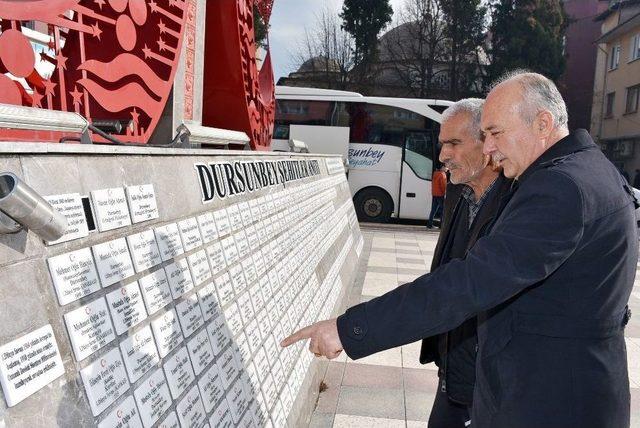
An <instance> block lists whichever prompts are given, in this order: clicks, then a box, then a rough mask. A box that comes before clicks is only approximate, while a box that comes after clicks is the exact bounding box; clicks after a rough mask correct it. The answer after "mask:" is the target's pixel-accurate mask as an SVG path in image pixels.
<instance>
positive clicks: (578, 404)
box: [283, 73, 638, 428]
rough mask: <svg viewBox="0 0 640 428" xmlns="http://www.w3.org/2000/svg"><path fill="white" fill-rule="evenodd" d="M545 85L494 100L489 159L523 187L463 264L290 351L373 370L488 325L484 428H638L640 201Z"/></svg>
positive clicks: (488, 113) (485, 121)
mask: <svg viewBox="0 0 640 428" xmlns="http://www.w3.org/2000/svg"><path fill="white" fill-rule="evenodd" d="M567 119H568V118H567V113H566V107H565V104H564V101H563V100H562V97H561V96H560V94H559V92H558V90H557V88H556V87H555V85H554V84H553V82H551V81H550V80H548V79H546V78H545V77H544V76H541V75H539V74H534V73H520V74H516V75H514V76H511V77H509V78H507V79H506V80H504V81H503V82H501V83H500V84H498V85H497V86H496V87H494V89H493V90H492V91H491V93H490V94H489V96H488V97H487V100H486V102H485V106H484V108H483V112H482V130H483V132H484V134H485V143H484V145H485V146H484V150H485V153H487V154H491V155H492V157H493V160H494V161H495V162H497V163H498V165H499V166H502V168H503V171H504V174H505V176H507V177H513V178H515V179H516V182H515V183H514V186H513V188H512V195H511V197H510V199H509V200H508V202H506V203H505V204H504V206H501V207H500V208H499V214H498V219H497V221H496V222H495V223H494V224H493V225H492V227H491V231H490V232H489V234H488V235H486V236H485V237H483V238H481V239H479V240H478V242H476V244H475V245H474V247H473V248H472V249H471V251H469V253H468V254H467V256H466V258H465V259H464V260H452V261H451V262H449V263H447V264H446V265H444V266H441V267H440V268H439V269H437V270H436V271H435V272H433V273H431V274H429V275H424V276H422V277H419V278H418V279H416V280H415V281H414V282H412V283H409V284H406V285H403V286H400V287H398V288H396V289H394V290H393V291H391V292H389V293H387V294H385V295H383V296H380V297H377V298H375V299H373V300H370V301H368V302H365V303H362V304H360V305H357V306H354V307H352V308H350V309H348V310H347V311H346V312H345V313H344V314H343V315H341V316H340V317H338V319H337V320H336V319H333V320H327V321H321V322H319V323H316V324H314V325H313V326H309V327H306V328H304V329H302V330H300V331H299V332H296V333H294V335H293V336H291V337H289V338H287V339H285V340H284V341H283V345H287V344H290V343H293V342H294V341H296V340H300V339H305V338H310V339H311V341H310V345H309V347H310V350H311V351H312V352H314V353H316V354H319V355H325V356H327V357H329V358H335V357H336V356H337V355H339V353H340V352H341V350H342V349H344V350H345V351H346V352H347V354H348V355H349V356H350V357H351V358H353V359H357V358H361V357H364V356H366V355H370V354H373V353H375V352H378V351H382V350H384V349H388V348H392V347H396V346H400V345H403V344H406V343H411V342H413V341H415V340H418V339H420V338H423V337H429V336H433V335H436V334H440V333H443V332H446V331H448V330H451V329H452V328H454V327H456V326H458V325H460V324H462V323H463V322H464V321H465V320H467V319H469V318H470V317H472V316H474V315H477V316H478V345H479V349H478V355H477V363H476V386H475V389H474V396H473V414H472V420H473V424H474V427H475V428H485V427H486V428H529V427H530V428H540V427H545V428H555V427H558V428H566V427H587V428H592V427H593V428H600V427H603V428H604V427H614V428H617V427H628V426H629V419H630V416H629V414H630V409H629V406H630V393H629V379H628V372H627V357H626V348H625V342H624V326H625V325H626V323H627V322H628V318H629V316H630V315H629V311H628V308H627V302H628V299H629V296H630V293H631V289H632V286H633V281H634V278H635V271H636V263H637V260H638V237H637V229H636V225H635V218H634V200H633V196H632V192H631V189H630V188H629V186H628V184H627V183H625V181H624V179H623V178H622V177H621V176H620V174H619V173H618V171H617V170H616V168H615V167H614V166H613V165H612V164H611V163H610V162H609V161H608V160H607V159H606V158H605V157H604V155H603V154H602V152H601V151H600V150H599V149H598V147H597V146H596V145H595V144H594V142H593V141H592V139H591V137H590V136H589V134H588V133H587V132H586V131H584V130H578V131H576V132H574V133H571V134H569V131H568V129H567Z"/></svg>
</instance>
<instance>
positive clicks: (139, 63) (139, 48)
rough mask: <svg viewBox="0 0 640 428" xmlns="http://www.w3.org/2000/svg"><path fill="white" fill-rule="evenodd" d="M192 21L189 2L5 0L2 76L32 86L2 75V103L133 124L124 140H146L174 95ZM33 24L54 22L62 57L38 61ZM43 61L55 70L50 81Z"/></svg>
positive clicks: (0, 6) (52, 32)
mask: <svg viewBox="0 0 640 428" xmlns="http://www.w3.org/2000/svg"><path fill="white" fill-rule="evenodd" d="M185 16H186V14H185V1H183V0H151V1H149V2H147V1H145V0H23V1H21V2H16V1H13V0H0V18H2V34H0V57H1V58H0V59H1V60H2V61H1V63H2V64H1V65H0V71H3V72H4V71H8V72H9V73H11V74H12V75H13V76H14V77H17V78H24V79H25V81H26V82H27V85H28V86H27V88H25V87H24V85H23V84H20V83H18V82H16V81H12V79H9V78H8V77H7V76H1V77H0V88H2V89H5V90H0V102H4V103H11V104H22V105H30V106H34V107H43V108H48V109H54V110H63V111H75V112H77V113H80V114H82V115H83V116H85V117H86V118H87V119H89V120H90V121H95V120H114V119H116V120H119V121H122V122H124V123H127V122H129V123H130V125H131V126H128V127H126V138H124V139H125V140H127V141H134V142H140V143H146V142H147V141H148V139H149V137H150V135H151V133H152V132H153V130H154V129H155V126H156V125H157V123H158V120H159V119H160V116H161V114H162V110H163V109H164V106H165V104H166V102H167V99H168V97H169V94H170V92H171V87H172V84H173V79H174V76H175V72H176V70H177V65H178V59H179V52H180V49H181V44H182V35H183V31H184V22H185ZM27 20H29V21H39V22H44V23H46V24H48V33H49V36H50V42H49V47H50V48H51V49H52V50H53V51H54V52H55V56H54V57H51V56H49V55H47V54H44V53H42V54H41V55H40V58H38V59H36V58H35V57H34V54H33V49H32V47H31V45H30V43H29V41H28V40H27V38H26V37H25V35H24V34H23V33H22V31H21V21H27ZM36 60H41V61H48V62H50V63H52V64H53V65H54V66H55V71H54V72H53V74H52V75H51V76H50V77H49V78H43V76H40V75H39V73H38V72H37V71H36V70H35V61H36ZM2 67H4V70H2V69H1V68H2ZM11 86H12V88H11V90H6V89H7V88H8V87H11ZM16 90H17V91H18V92H19V96H18V93H17V92H16Z"/></svg>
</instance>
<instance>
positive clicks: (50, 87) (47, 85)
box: [42, 80, 57, 95]
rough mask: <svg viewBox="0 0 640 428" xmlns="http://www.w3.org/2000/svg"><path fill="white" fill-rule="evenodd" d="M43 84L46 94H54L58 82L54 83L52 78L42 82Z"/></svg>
mask: <svg viewBox="0 0 640 428" xmlns="http://www.w3.org/2000/svg"><path fill="white" fill-rule="evenodd" d="M42 84H43V85H44V93H45V95H53V92H54V90H55V88H56V86H57V83H53V82H52V81H51V80H45V81H44V82H42Z"/></svg>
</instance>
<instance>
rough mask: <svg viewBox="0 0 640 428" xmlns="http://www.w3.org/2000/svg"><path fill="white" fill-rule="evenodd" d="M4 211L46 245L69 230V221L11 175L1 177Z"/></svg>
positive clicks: (2, 207) (0, 201)
mask: <svg viewBox="0 0 640 428" xmlns="http://www.w3.org/2000/svg"><path fill="white" fill-rule="evenodd" d="M0 210H1V211H2V212H4V213H5V214H6V215H7V216H9V217H11V218H12V219H13V220H15V221H16V222H18V223H20V224H21V225H22V226H23V227H25V228H27V229H29V230H31V231H32V232H34V233H35V234H37V235H38V236H40V237H41V238H42V239H44V240H45V241H55V240H57V239H60V238H61V237H62V235H64V233H65V231H66V230H67V219H66V217H65V216H63V215H62V214H60V213H59V212H58V211H56V209H55V208H53V207H52V206H51V204H49V203H48V202H47V201H45V200H44V198H42V196H40V195H39V194H38V193H37V192H36V191H35V190H33V189H32V188H31V187H29V186H27V185H26V184H25V183H24V182H23V181H22V180H20V179H19V178H18V177H17V176H16V175H15V174H13V173H11V172H3V173H0ZM5 230H6V229H5Z"/></svg>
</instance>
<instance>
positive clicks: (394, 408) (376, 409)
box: [338, 386, 405, 420]
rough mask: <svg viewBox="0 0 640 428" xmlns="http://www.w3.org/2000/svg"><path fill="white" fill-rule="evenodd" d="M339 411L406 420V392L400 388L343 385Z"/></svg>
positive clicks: (341, 412)
mask: <svg viewBox="0 0 640 428" xmlns="http://www.w3.org/2000/svg"><path fill="white" fill-rule="evenodd" d="M338 413H339V414H345V415H357V416H373V417H377V418H392V419H401V420H404V419H405V413H404V394H403V392H402V390H398V389H382V388H358V387H352V386H343V387H342V388H341V391H340V398H339V400H338Z"/></svg>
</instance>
